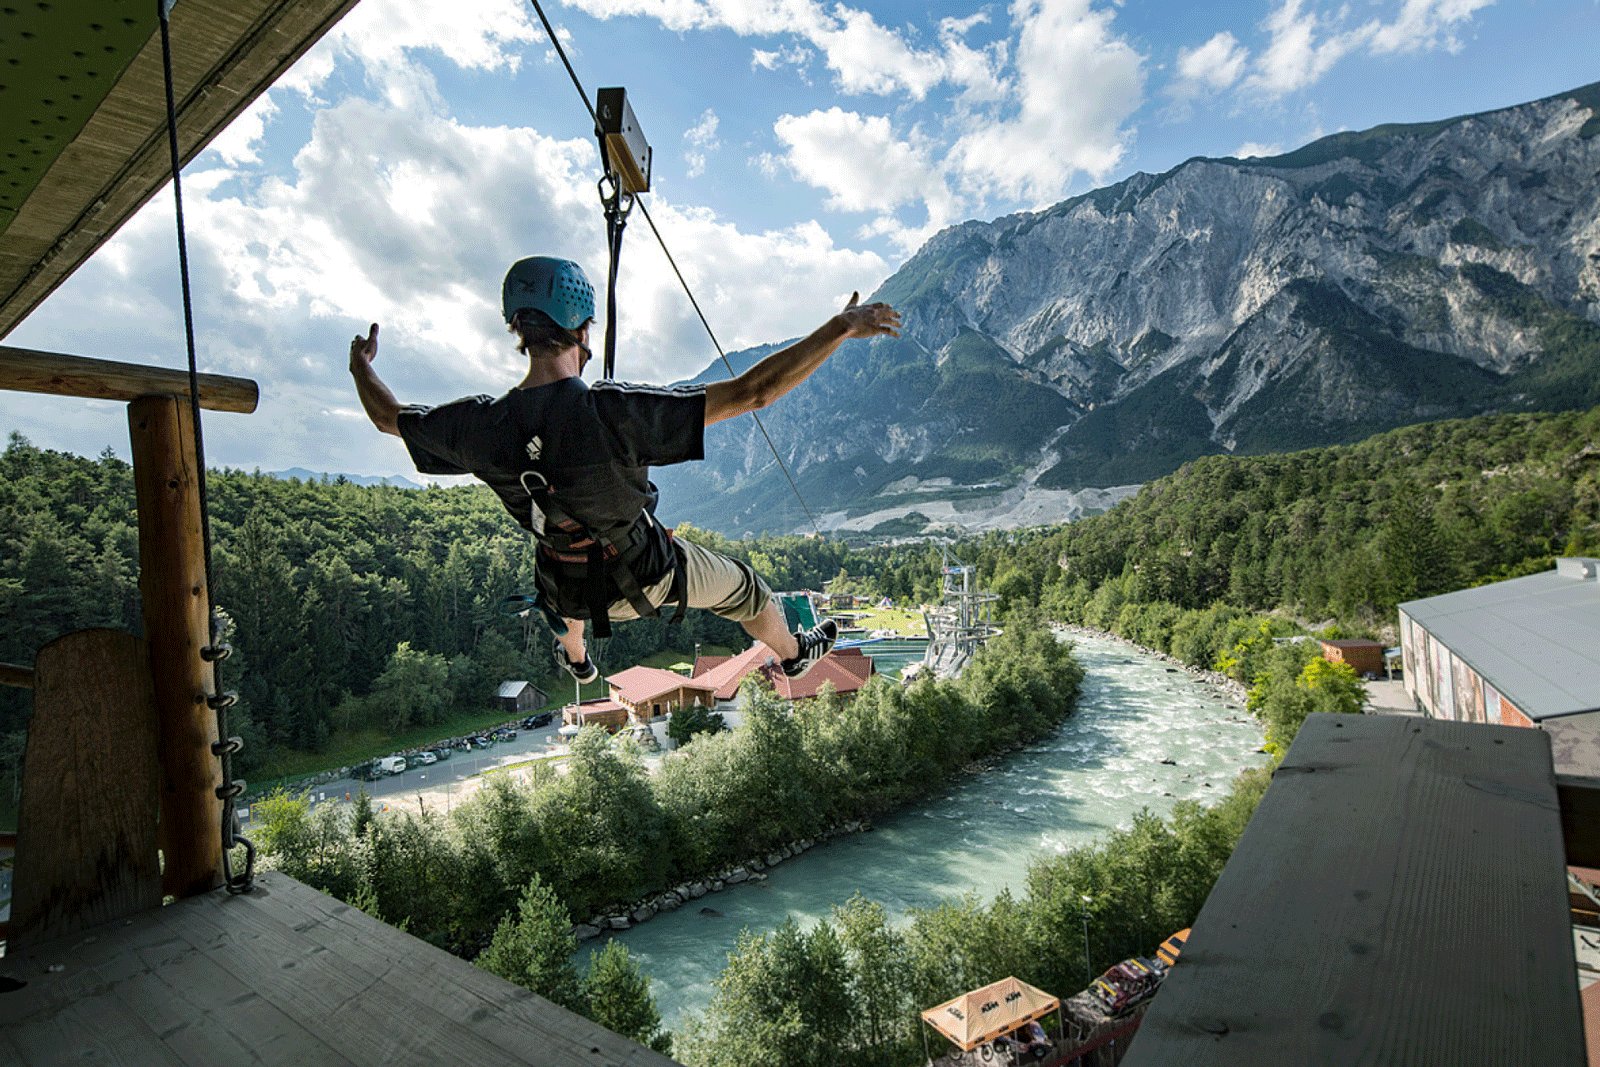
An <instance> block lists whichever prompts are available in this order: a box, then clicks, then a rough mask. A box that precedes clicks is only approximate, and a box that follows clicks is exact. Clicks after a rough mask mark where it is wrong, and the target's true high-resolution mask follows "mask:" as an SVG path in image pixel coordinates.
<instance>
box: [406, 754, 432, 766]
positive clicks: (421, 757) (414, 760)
mask: <svg viewBox="0 0 1600 1067" xmlns="http://www.w3.org/2000/svg"><path fill="white" fill-rule="evenodd" d="M438 762H439V757H438V756H435V755H434V754H433V753H432V752H428V751H422V752H418V753H417V754H416V755H414V756H411V757H410V758H409V759H407V760H406V763H408V764H409V765H411V766H413V767H431V766H433V765H434V764H435V763H438Z"/></svg>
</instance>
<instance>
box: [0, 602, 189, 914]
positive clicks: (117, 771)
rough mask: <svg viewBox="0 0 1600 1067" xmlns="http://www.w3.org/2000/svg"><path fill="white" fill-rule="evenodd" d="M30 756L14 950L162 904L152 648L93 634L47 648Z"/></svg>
mask: <svg viewBox="0 0 1600 1067" xmlns="http://www.w3.org/2000/svg"><path fill="white" fill-rule="evenodd" d="M34 671H35V674H36V676H37V678H38V686H37V688H36V689H35V690H34V695H33V717H32V720H31V721H30V723H29V725H28V746H27V750H26V752H25V754H24V756H23V764H22V766H23V775H22V800H21V804H20V806H19V809H18V815H17V838H18V840H19V841H20V842H21V845H20V847H19V848H18V849H17V857H16V861H15V871H14V880H15V884H14V888H13V894H12V899H11V926H12V934H13V943H17V942H20V943H23V944H26V943H27V942H28V941H30V940H37V941H43V940H48V939H50V938H55V937H60V936H62V935H64V934H68V933H71V932H74V931H77V930H82V929H85V928H87V927H90V926H96V925H99V924H101V923H105V922H109V921H110V920H112V919H117V918H121V917H122V916H125V915H132V914H135V913H137V912H140V911H144V910H146V909H148V908H153V907H156V906H157V905H159V904H160V903H161V872H160V868H159V867H158V865H157V858H156V789H157V786H156V726H155V702H154V697H153V695H152V690H151V685H150V668H149V660H148V658H147V656H146V653H145V647H144V642H143V641H140V640H139V639H138V638H136V637H134V636H133V635H132V634H128V633H123V632H121V631H118V630H84V631H81V632H79V633H73V634H67V635H66V636H65V637H60V638H57V639H56V640H55V641H52V642H51V643H50V644H48V645H46V646H45V647H44V648H42V649H40V650H39V655H38V660H37V665H36V666H35V668H34Z"/></svg>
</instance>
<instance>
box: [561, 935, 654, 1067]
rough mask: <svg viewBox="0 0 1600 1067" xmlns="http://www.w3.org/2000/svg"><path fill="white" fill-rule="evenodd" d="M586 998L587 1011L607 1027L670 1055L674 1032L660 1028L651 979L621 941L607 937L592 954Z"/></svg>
mask: <svg viewBox="0 0 1600 1067" xmlns="http://www.w3.org/2000/svg"><path fill="white" fill-rule="evenodd" d="M583 1000H584V1005H585V1007H584V1014H585V1015H587V1016H588V1017H589V1018H591V1019H593V1020H594V1021H595V1022H597V1023H599V1024H600V1025H601V1026H603V1027H605V1028H606V1029H607V1030H610V1031H612V1032H614V1033H618V1034H621V1035H622V1036H623V1037H627V1038H632V1039H633V1040H634V1041H637V1042H639V1043H640V1044H641V1045H648V1046H650V1047H651V1048H653V1049H655V1050H656V1051H657V1052H660V1053H662V1054H663V1055H671V1053H672V1035H671V1034H668V1033H666V1032H664V1031H663V1030H662V1029H661V1012H660V1011H659V1010H657V1008H656V1000H655V998H654V997H653V996H651V995H650V979H648V978H646V977H645V976H644V974H643V972H641V971H640V970H639V965H638V964H637V963H636V962H634V959H633V957H632V956H630V955H629V954H628V950H627V949H626V948H624V947H623V945H622V944H621V943H620V942H618V941H608V942H607V943H606V947H605V948H604V949H602V950H601V951H600V952H597V953H596V952H592V953H590V954H589V973H588V976H587V977H585V978H584V981H583Z"/></svg>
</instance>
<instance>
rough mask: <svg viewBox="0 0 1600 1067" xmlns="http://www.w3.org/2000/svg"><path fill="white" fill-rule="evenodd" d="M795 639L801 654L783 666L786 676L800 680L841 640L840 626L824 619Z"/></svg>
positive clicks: (801, 632) (797, 634) (786, 661)
mask: <svg viewBox="0 0 1600 1067" xmlns="http://www.w3.org/2000/svg"><path fill="white" fill-rule="evenodd" d="M794 639H795V642H796V643H798V644H799V646H800V654H799V655H798V656H796V657H795V658H794V659H786V660H784V661H783V663H782V664H781V666H782V667H783V673H784V674H786V675H788V676H789V677H790V678H799V677H800V676H801V675H803V674H805V673H806V672H807V671H809V670H810V669H811V668H812V667H815V666H816V665H817V661H818V660H820V659H822V657H823V656H826V655H827V654H828V653H829V652H830V651H831V650H832V649H833V643H834V642H835V641H837V640H838V639H839V624H838V623H836V622H834V621H833V620H832V619H823V620H822V621H821V622H819V623H818V624H817V625H815V626H813V627H812V628H811V629H809V630H802V631H799V632H797V633H796V634H795V635H794Z"/></svg>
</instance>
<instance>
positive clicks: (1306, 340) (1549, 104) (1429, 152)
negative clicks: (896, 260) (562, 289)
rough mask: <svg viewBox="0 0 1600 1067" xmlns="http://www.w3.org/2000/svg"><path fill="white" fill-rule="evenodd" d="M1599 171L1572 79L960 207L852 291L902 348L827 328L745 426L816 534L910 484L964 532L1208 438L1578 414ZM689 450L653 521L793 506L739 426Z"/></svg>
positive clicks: (896, 503) (1593, 293)
mask: <svg viewBox="0 0 1600 1067" xmlns="http://www.w3.org/2000/svg"><path fill="white" fill-rule="evenodd" d="M1597 179H1600V84H1597V85H1592V86H1588V87H1585V88H1583V89H1579V90H1575V91H1573V92H1570V93H1566V94H1562V95H1560V96H1556V97H1551V98H1549V99H1546V100H1541V101H1537V102H1534V103H1531V104H1525V105H1521V106H1518V107H1513V108H1507V109H1504V110H1501V111H1495V112H1491V113H1488V114H1483V115H1472V116H1465V117H1461V118H1455V119H1449V120H1445V121H1441V122H1436V123H1427V124H1419V125H1409V126H1383V127H1378V128H1376V129H1373V130H1368V131H1364V132H1360V133H1344V134H1336V135H1334V136H1332V137H1328V138H1324V139H1322V140H1320V141H1316V142H1314V143H1312V144H1309V145H1307V146H1305V147H1303V148H1301V149H1298V150H1297V151H1294V152H1291V153H1289V154H1287V155H1283V156H1277V157H1273V158H1270V159H1249V160H1235V159H1194V160H1190V161H1188V162H1186V163H1184V164H1182V165H1180V166H1178V167H1176V168H1174V169H1173V170H1171V171H1168V172H1167V173H1165V174H1161V175H1148V174H1136V175H1134V176H1133V177H1131V178H1129V179H1127V180H1126V181H1123V182H1121V183H1119V184H1117V185H1113V186H1110V187H1107V188H1104V189H1099V190H1096V191H1095V192H1092V193H1089V194H1087V195H1085V196H1081V197H1076V198H1074V199H1072V200H1068V201H1066V202H1064V203H1061V204H1058V205H1056V206H1055V207H1052V208H1050V209H1048V210H1046V211H1042V212H1037V213H1030V214H1021V215H1012V216H1008V217H1005V218H1001V219H997V220H995V221H993V222H968V223H964V224H962V225H960V226H956V227H952V228H951V229H948V230H946V231H944V232H942V233H940V234H939V235H937V236H936V237H934V238H933V239H932V240H931V241H929V242H928V244H927V245H925V246H924V247H923V248H922V249H921V250H920V251H919V252H918V253H917V254H916V255H915V256H914V257H912V259H911V260H909V261H908V262H907V263H906V264H905V266H904V267H903V268H901V270H900V271H898V272H897V273H896V274H895V275H894V276H893V277H891V278H890V279H889V280H888V281H887V282H885V283H884V285H883V286H882V288H881V289H880V291H879V292H878V293H877V294H875V296H874V297H873V299H882V300H889V301H891V302H893V303H895V304H896V305H897V306H898V307H899V308H900V309H901V310H902V312H903V314H904V316H905V321H906V330H905V337H904V338H902V339H900V340H898V341H894V340H880V341H875V342H872V343H870V344H852V345H850V346H847V347H846V349H845V350H843V351H841V352H840V353H839V354H838V355H837V356H835V358H834V359H833V360H831V361H830V362H829V363H828V364H827V365H826V366H825V367H824V368H823V369H822V370H821V371H819V372H818V373H817V374H816V375H815V376H814V377H813V379H812V380H811V381H810V382H808V383H807V384H806V385H805V386H803V387H802V388H801V389H799V390H797V391H796V392H795V393H794V394H791V396H789V397H788V398H786V399H785V400H784V401H783V402H782V403H781V404H780V405H778V406H777V407H776V408H774V409H772V410H771V411H770V412H769V413H768V414H767V415H766V416H765V421H766V424H767V428H768V430H769V431H770V433H771V435H772V437H773V440H774V441H775V442H776V444H777V446H778V449H779V451H780V452H782V453H783V454H784V456H785V459H786V461H788V462H789V463H790V467H791V470H792V471H794V472H795V475H796V478H797V480H798V481H799V483H800V487H801V492H802V494H803V495H804V496H805V497H806V499H807V501H808V503H810V504H811V506H812V508H813V510H815V511H817V512H818V516H819V518H822V519H823V525H824V527H829V526H839V525H843V524H845V523H847V522H851V521H852V517H856V518H855V519H854V524H855V525H857V526H861V525H864V524H863V522H862V520H861V519H860V516H863V515H866V514H868V513H874V512H876V513H880V514H884V515H888V516H890V517H893V512H894V509H896V508H899V509H900V511H901V512H904V511H905V510H907V508H908V506H909V504H910V503H912V500H910V499H908V498H907V494H908V493H909V494H910V495H911V498H914V499H915V501H918V502H921V503H923V504H930V505H932V504H938V506H937V507H934V508H932V509H931V511H940V514H941V515H942V516H943V517H944V518H946V519H948V520H949V521H951V522H953V523H955V524H958V525H969V526H970V525H1003V524H1004V523H1005V522H1006V521H1007V515H1008V514H1014V516H1015V518H1016V521H1024V516H1034V518H1033V521H1037V515H1038V513H1039V507H1038V504H1039V502H1040V501H1041V500H1043V499H1046V497H1045V496H1043V495H1041V494H1048V493H1049V492H1051V491H1066V490H1076V489H1081V488H1083V487H1103V486H1114V485H1124V484H1128V483H1135V482H1139V481H1143V480H1146V479H1149V478H1152V477H1155V476H1158V475H1161V474H1164V473H1167V472H1168V471H1170V470H1173V469H1174V468H1176V467H1177V466H1178V465H1179V464H1181V463H1182V462H1183V461H1185V460H1187V459H1190V458H1193V457H1195V456H1198V455H1202V454H1205V453H1208V452H1218V451H1241V452H1261V451H1276V450H1287V449H1294V448H1303V447H1309V446H1313V445H1320V444H1327V443H1333V442H1338V441H1346V440H1352V439H1355V438H1358V437H1362V436H1365V435H1367V434H1370V433H1372V432H1375V431H1378V430H1381V429H1387V428H1389V427H1393V426H1396V425H1401V424H1404V423H1410V422H1417V421H1422V420H1428V419H1435V418H1446V417H1452V416H1458V415H1468V414H1478V413H1482V412H1487V411H1496V410H1510V409H1518V408H1545V409H1553V408H1561V407H1574V406H1580V405H1588V404H1595V403H1600V325H1597V324H1600V180H1597ZM758 354H759V353H758V352H751V353H746V354H743V355H744V359H743V362H744V363H747V362H749V360H750V359H752V358H754V357H755V356H757V355H758ZM738 363H739V361H738V360H736V364H738ZM706 376H707V377H715V376H718V375H716V374H713V373H711V372H708V373H707V375H706ZM707 450H708V454H709V455H710V457H711V458H710V459H709V460H708V461H707V463H704V464H696V465H692V466H691V467H688V468H683V469H680V470H674V471H663V472H662V474H663V483H664V485H666V486H668V488H669V492H670V494H671V495H670V499H671V501H672V503H673V505H674V509H673V510H674V515H675V516H681V517H685V518H688V519H690V520H691V521H694V522H697V523H700V524H703V525H708V526H712V527H714V528H718V529H722V530H725V531H727V532H730V533H742V532H744V531H746V530H777V529H795V528H802V527H805V526H806V525H807V523H806V521H805V516H804V514H803V513H802V512H800V511H799V506H798V504H795V503H793V498H792V495H791V494H790V490H789V487H788V485H787V482H786V481H785V480H784V478H783V475H782V473H781V472H780V471H778V470H777V467H776V465H775V464H774V463H773V461H772V459H771V456H770V454H769V453H768V450H767V445H766V442H765V441H764V440H763V439H762V438H761V435H760V433H759V431H758V430H757V429H756V427H755V426H754V424H753V423H752V422H751V420H747V419H742V420H735V421H734V422H733V423H732V424H724V425H722V426H718V427H715V428H714V429H713V430H712V431H711V432H710V433H709V434H708V441H707ZM930 483H931V484H930ZM691 487H692V488H691ZM785 496H787V497H788V498H789V501H790V502H789V503H788V504H785V503H784V497H785ZM1080 499H1081V498H1079V497H1067V496H1065V495H1063V496H1061V497H1060V499H1059V501H1057V502H1058V503H1060V504H1062V506H1063V508H1065V510H1066V511H1068V512H1070V510H1071V507H1072V504H1071V501H1074V500H1080ZM1008 500H1009V501H1011V502H1012V503H1013V504H1016V505H1017V506H1016V507H1014V508H1008V505H1007V501H1008ZM917 510H918V511H919V512H920V513H921V514H924V515H927V514H931V511H930V507H919V508H917ZM1044 510H1045V511H1046V512H1048V511H1050V508H1049V507H1046V508H1045V509H1044ZM963 515H968V516H982V518H981V519H979V520H978V521H976V522H973V523H964V522H963V520H962V516H963Z"/></svg>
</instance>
